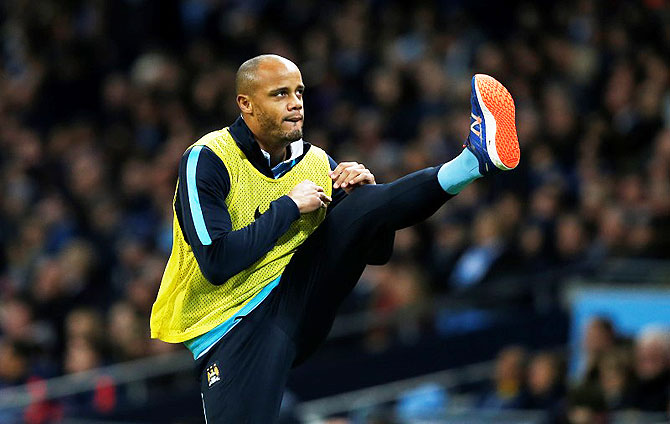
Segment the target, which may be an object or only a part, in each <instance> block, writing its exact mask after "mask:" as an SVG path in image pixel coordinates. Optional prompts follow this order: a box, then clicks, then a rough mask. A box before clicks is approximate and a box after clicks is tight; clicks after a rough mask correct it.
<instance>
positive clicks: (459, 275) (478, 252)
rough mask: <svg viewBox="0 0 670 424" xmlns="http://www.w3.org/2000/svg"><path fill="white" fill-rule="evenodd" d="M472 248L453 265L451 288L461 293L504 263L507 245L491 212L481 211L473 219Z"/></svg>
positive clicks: (494, 215)
mask: <svg viewBox="0 0 670 424" xmlns="http://www.w3.org/2000/svg"><path fill="white" fill-rule="evenodd" d="M473 232H474V234H473V244H472V246H470V247H469V248H467V249H466V250H465V251H464V252H463V254H462V255H461V257H460V258H459V259H458V260H457V261H456V263H455V264H454V268H453V271H452V274H451V277H450V284H451V285H452V287H453V288H454V289H455V290H463V289H467V288H468V287H471V286H474V285H476V284H478V283H481V282H482V281H483V280H484V279H485V278H486V277H487V276H488V275H491V274H492V273H493V272H494V270H495V269H496V265H500V264H501V263H502V262H503V261H502V260H501V258H502V257H503V255H504V254H505V253H506V249H507V246H506V242H505V240H504V238H503V234H502V233H501V228H500V227H499V226H498V223H497V222H496V214H495V213H494V212H493V210H483V211H481V212H480V213H479V214H478V215H477V216H476V218H475V223H474V228H473Z"/></svg>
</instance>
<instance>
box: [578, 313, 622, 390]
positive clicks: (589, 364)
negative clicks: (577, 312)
mask: <svg viewBox="0 0 670 424" xmlns="http://www.w3.org/2000/svg"><path fill="white" fill-rule="evenodd" d="M615 342H616V334H615V332H614V326H613V325H612V322H611V321H610V320H609V319H607V318H604V317H596V318H593V319H592V320H591V321H589V323H588V324H587V326H586V331H585V332H584V338H583V339H582V350H583V355H584V360H585V362H584V369H583V374H582V382H583V383H584V384H590V385H596V384H597V381H598V362H599V361H600V359H601V357H602V356H603V355H604V354H605V353H606V352H607V351H608V350H611V349H612V348H613V347H614V345H615Z"/></svg>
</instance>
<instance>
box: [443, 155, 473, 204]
mask: <svg viewBox="0 0 670 424" xmlns="http://www.w3.org/2000/svg"><path fill="white" fill-rule="evenodd" d="M481 176H482V174H480V173H479V162H478V161H477V157H476V156H475V155H473V154H472V152H471V151H469V150H468V149H463V151H462V152H461V154H460V155H458V156H456V157H455V158H454V159H452V160H451V161H449V162H447V163H445V164H444V165H442V167H441V168H440V170H439V171H437V180H438V181H439V182H440V185H441V186H442V189H444V191H446V192H447V193H449V194H458V193H460V192H461V190H463V189H464V188H465V186H466V185H468V184H470V183H471V182H473V181H474V180H476V179H477V178H479V177H481Z"/></svg>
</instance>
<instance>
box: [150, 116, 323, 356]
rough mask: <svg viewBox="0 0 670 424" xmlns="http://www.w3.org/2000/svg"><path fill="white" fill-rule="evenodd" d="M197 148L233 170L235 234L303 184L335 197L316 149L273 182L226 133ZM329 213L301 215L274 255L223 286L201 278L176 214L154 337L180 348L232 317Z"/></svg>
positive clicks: (228, 202)
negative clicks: (310, 183) (205, 149)
mask: <svg viewBox="0 0 670 424" xmlns="http://www.w3.org/2000/svg"><path fill="white" fill-rule="evenodd" d="M195 145H205V146H207V147H209V148H210V149H212V150H213V151H214V152H215V153H216V154H217V156H219V158H220V159H221V160H222V161H223V163H224V164H225V165H226V168H227V169H228V174H229V176H230V185H231V190H230V193H229V194H228V197H227V198H226V205H227V206H228V212H229V213H230V217H231V220H232V225H233V230H239V229H240V228H243V227H245V226H247V225H249V224H250V223H251V222H253V221H254V212H255V211H256V208H259V210H260V212H261V213H263V212H265V211H266V210H267V209H268V207H269V205H270V202H272V201H273V200H276V199H278V198H279V197H281V196H283V195H285V194H288V192H289V191H291V189H293V187H295V186H296V185H297V184H298V183H300V182H301V181H303V180H311V181H313V182H314V183H316V184H318V185H320V186H321V187H323V188H324V190H325V192H326V194H328V195H329V196H330V195H331V192H332V183H331V180H330V177H329V176H328V171H330V165H329V162H328V156H327V155H326V153H325V152H324V151H323V150H321V149H319V148H318V147H316V146H312V147H311V148H310V149H309V151H308V152H307V154H306V155H305V156H304V157H303V158H302V159H301V160H300V162H298V164H296V165H295V166H294V167H293V169H291V170H290V171H288V172H287V173H286V174H284V175H283V176H281V177H280V178H278V179H272V178H268V177H266V176H265V175H263V174H261V173H260V172H259V171H258V170H257V169H256V168H254V166H253V165H252V164H251V163H250V162H249V161H248V160H247V158H246V157H245V156H244V153H243V152H242V151H241V150H240V149H239V147H237V145H236V144H235V140H233V138H232V136H231V135H230V133H229V131H228V129H227V128H225V129H223V130H220V131H215V132H212V133H210V134H208V135H206V136H205V137H203V138H202V139H200V140H199V141H198V142H197V143H195V144H194V146H195ZM325 214H326V211H325V209H318V210H316V211H314V212H311V213H308V214H303V215H301V216H300V218H299V219H298V220H296V221H294V222H293V224H292V225H291V226H290V228H289V230H288V231H287V232H286V233H285V234H284V235H283V236H281V237H280V238H279V240H278V241H277V243H276V245H275V247H274V248H273V249H272V250H270V251H269V252H268V253H266V254H265V255H263V256H262V257H261V258H260V259H258V260H257V261H256V262H255V263H254V264H252V265H251V266H250V267H249V268H247V269H246V270H244V271H241V272H240V273H238V274H236V275H235V276H233V277H232V278H230V279H229V280H228V281H226V282H225V283H224V284H222V285H220V286H215V285H213V284H211V283H209V282H208V281H207V280H206V279H205V277H204V276H203V275H202V273H201V271H200V268H199V267H198V264H197V262H196V260H195V257H194V256H193V252H192V250H191V247H190V246H189V245H188V244H187V243H186V241H185V240H184V237H183V234H182V232H181V229H180V228H179V222H178V220H177V218H176V215H175V218H174V219H173V224H172V227H173V229H172V234H173V245H172V252H171V254H170V259H169V260H168V263H167V266H166V268H165V272H164V274H163V279H162V281H161V286H160V289H159V291H158V296H157V298H156V301H155V302H154V305H153V308H152V311H151V337H152V338H158V339H161V340H163V341H166V342H170V343H180V342H184V341H186V340H190V339H192V338H193V337H197V336H199V335H201V334H204V333H206V332H207V331H209V330H211V329H212V328H214V327H216V326H217V325H218V324H220V323H222V322H223V321H225V320H226V319H228V318H230V317H231V316H232V315H233V314H235V312H237V311H238V310H240V309H241V308H242V307H243V306H244V305H245V304H246V303H247V302H248V301H249V300H250V299H251V298H252V297H254V296H255V295H256V294H257V293H258V292H260V291H261V290H262V289H263V287H265V285H267V284H268V283H269V282H271V281H273V280H274V279H275V278H277V277H278V276H279V275H280V274H281V273H282V272H283V270H284V268H285V267H286V265H288V263H289V261H290V260H291V257H292V256H293V254H294V253H295V250H296V249H297V247H298V246H300V245H301V244H302V243H303V242H304V241H305V239H306V238H307V237H308V236H309V235H310V234H311V233H312V232H313V231H314V230H315V229H316V228H317V227H318V225H319V224H320V223H321V221H323V219H324V217H325Z"/></svg>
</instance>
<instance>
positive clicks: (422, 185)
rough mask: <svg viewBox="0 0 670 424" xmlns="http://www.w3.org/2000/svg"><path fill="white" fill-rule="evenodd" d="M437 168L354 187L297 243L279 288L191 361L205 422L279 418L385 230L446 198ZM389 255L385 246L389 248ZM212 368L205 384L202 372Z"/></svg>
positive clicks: (420, 214)
mask: <svg viewBox="0 0 670 424" xmlns="http://www.w3.org/2000/svg"><path fill="white" fill-rule="evenodd" d="M438 169H439V167H436V168H428V169H424V170H421V171H418V172H415V173H412V174H410V175H407V176H405V177H403V178H400V179H398V180H396V181H394V182H392V183H389V184H378V185H368V186H362V187H358V188H356V189H355V190H354V191H353V192H351V194H349V195H348V196H347V197H346V198H345V199H343V200H342V201H341V202H340V203H339V204H338V205H337V206H336V207H335V208H333V210H331V211H329V213H328V215H327V216H326V218H325V219H324V221H323V222H322V223H321V225H320V226H319V228H317V229H316V231H314V233H312V235H311V236H310V237H309V238H308V239H307V240H306V241H305V243H303V244H302V245H301V246H300V247H299V248H298V250H297V251H296V253H295V254H294V256H293V258H292V259H291V261H290V263H289V264H288V266H287V267H286V269H285V270H284V273H283V274H282V277H281V280H280V282H279V285H278V286H277V287H276V288H275V289H274V290H273V291H272V293H271V294H270V295H269V296H268V297H267V298H266V299H265V300H263V302H261V304H260V305H259V306H258V307H257V308H256V309H254V310H253V311H252V312H250V313H249V315H247V316H245V317H242V318H241V319H242V322H240V323H239V324H237V325H236V326H235V327H234V328H233V329H232V330H231V331H230V332H229V333H228V334H226V335H225V336H224V337H223V338H222V339H221V340H220V341H219V342H218V343H217V344H216V345H215V346H213V347H212V348H211V349H210V350H209V352H207V353H206V354H205V355H204V356H203V357H202V358H200V359H198V360H197V361H196V368H197V372H198V374H199V376H200V383H201V391H202V396H203V403H204V408H205V416H206V418H207V422H208V423H209V424H219V423H254V424H255V423H263V424H267V423H272V422H275V421H276V420H277V416H278V413H279V407H280V404H281V399H282V394H283V391H284V387H285V385H286V381H287V377H288V374H289V370H290V369H291V367H292V366H294V365H297V364H299V363H301V362H303V361H304V360H305V359H306V358H307V357H308V356H309V355H310V354H311V353H312V352H313V351H314V350H315V349H316V348H317V347H318V346H319V345H320V344H321V343H322V342H323V340H324V339H325V338H326V336H327V334H328V332H329V331H330V328H331V326H332V324H333V320H334V318H335V314H336V311H337V309H338V307H339V306H340V304H341V303H342V301H343V300H344V298H345V297H346V296H347V295H348V294H349V293H350V292H351V290H352V289H353V287H354V286H355V285H356V282H357V281H358V279H359V278H360V276H361V274H362V272H363V270H364V269H365V266H366V264H367V263H369V259H370V257H371V256H375V255H374V254H375V253H376V252H371V251H370V249H371V246H378V244H379V243H376V242H375V241H376V240H378V239H379V237H383V235H384V234H388V233H390V232H393V231H395V230H399V229H401V228H405V227H408V226H410V225H413V224H415V223H418V222H420V221H422V220H425V219H426V218H428V217H429V216H431V215H432V214H433V213H435V212H436V211H437V210H438V209H439V208H440V206H442V205H443V204H444V202H446V201H447V200H448V199H449V198H450V197H451V196H450V195H449V194H447V193H446V192H445V191H444V190H442V188H441V187H440V185H439V183H438V181H437V171H438ZM389 254H390V249H389ZM214 365H216V368H217V371H218V373H219V378H217V381H216V382H215V383H213V384H211V385H210V383H209V382H208V378H207V370H208V369H210V370H211V367H212V366H214Z"/></svg>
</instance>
